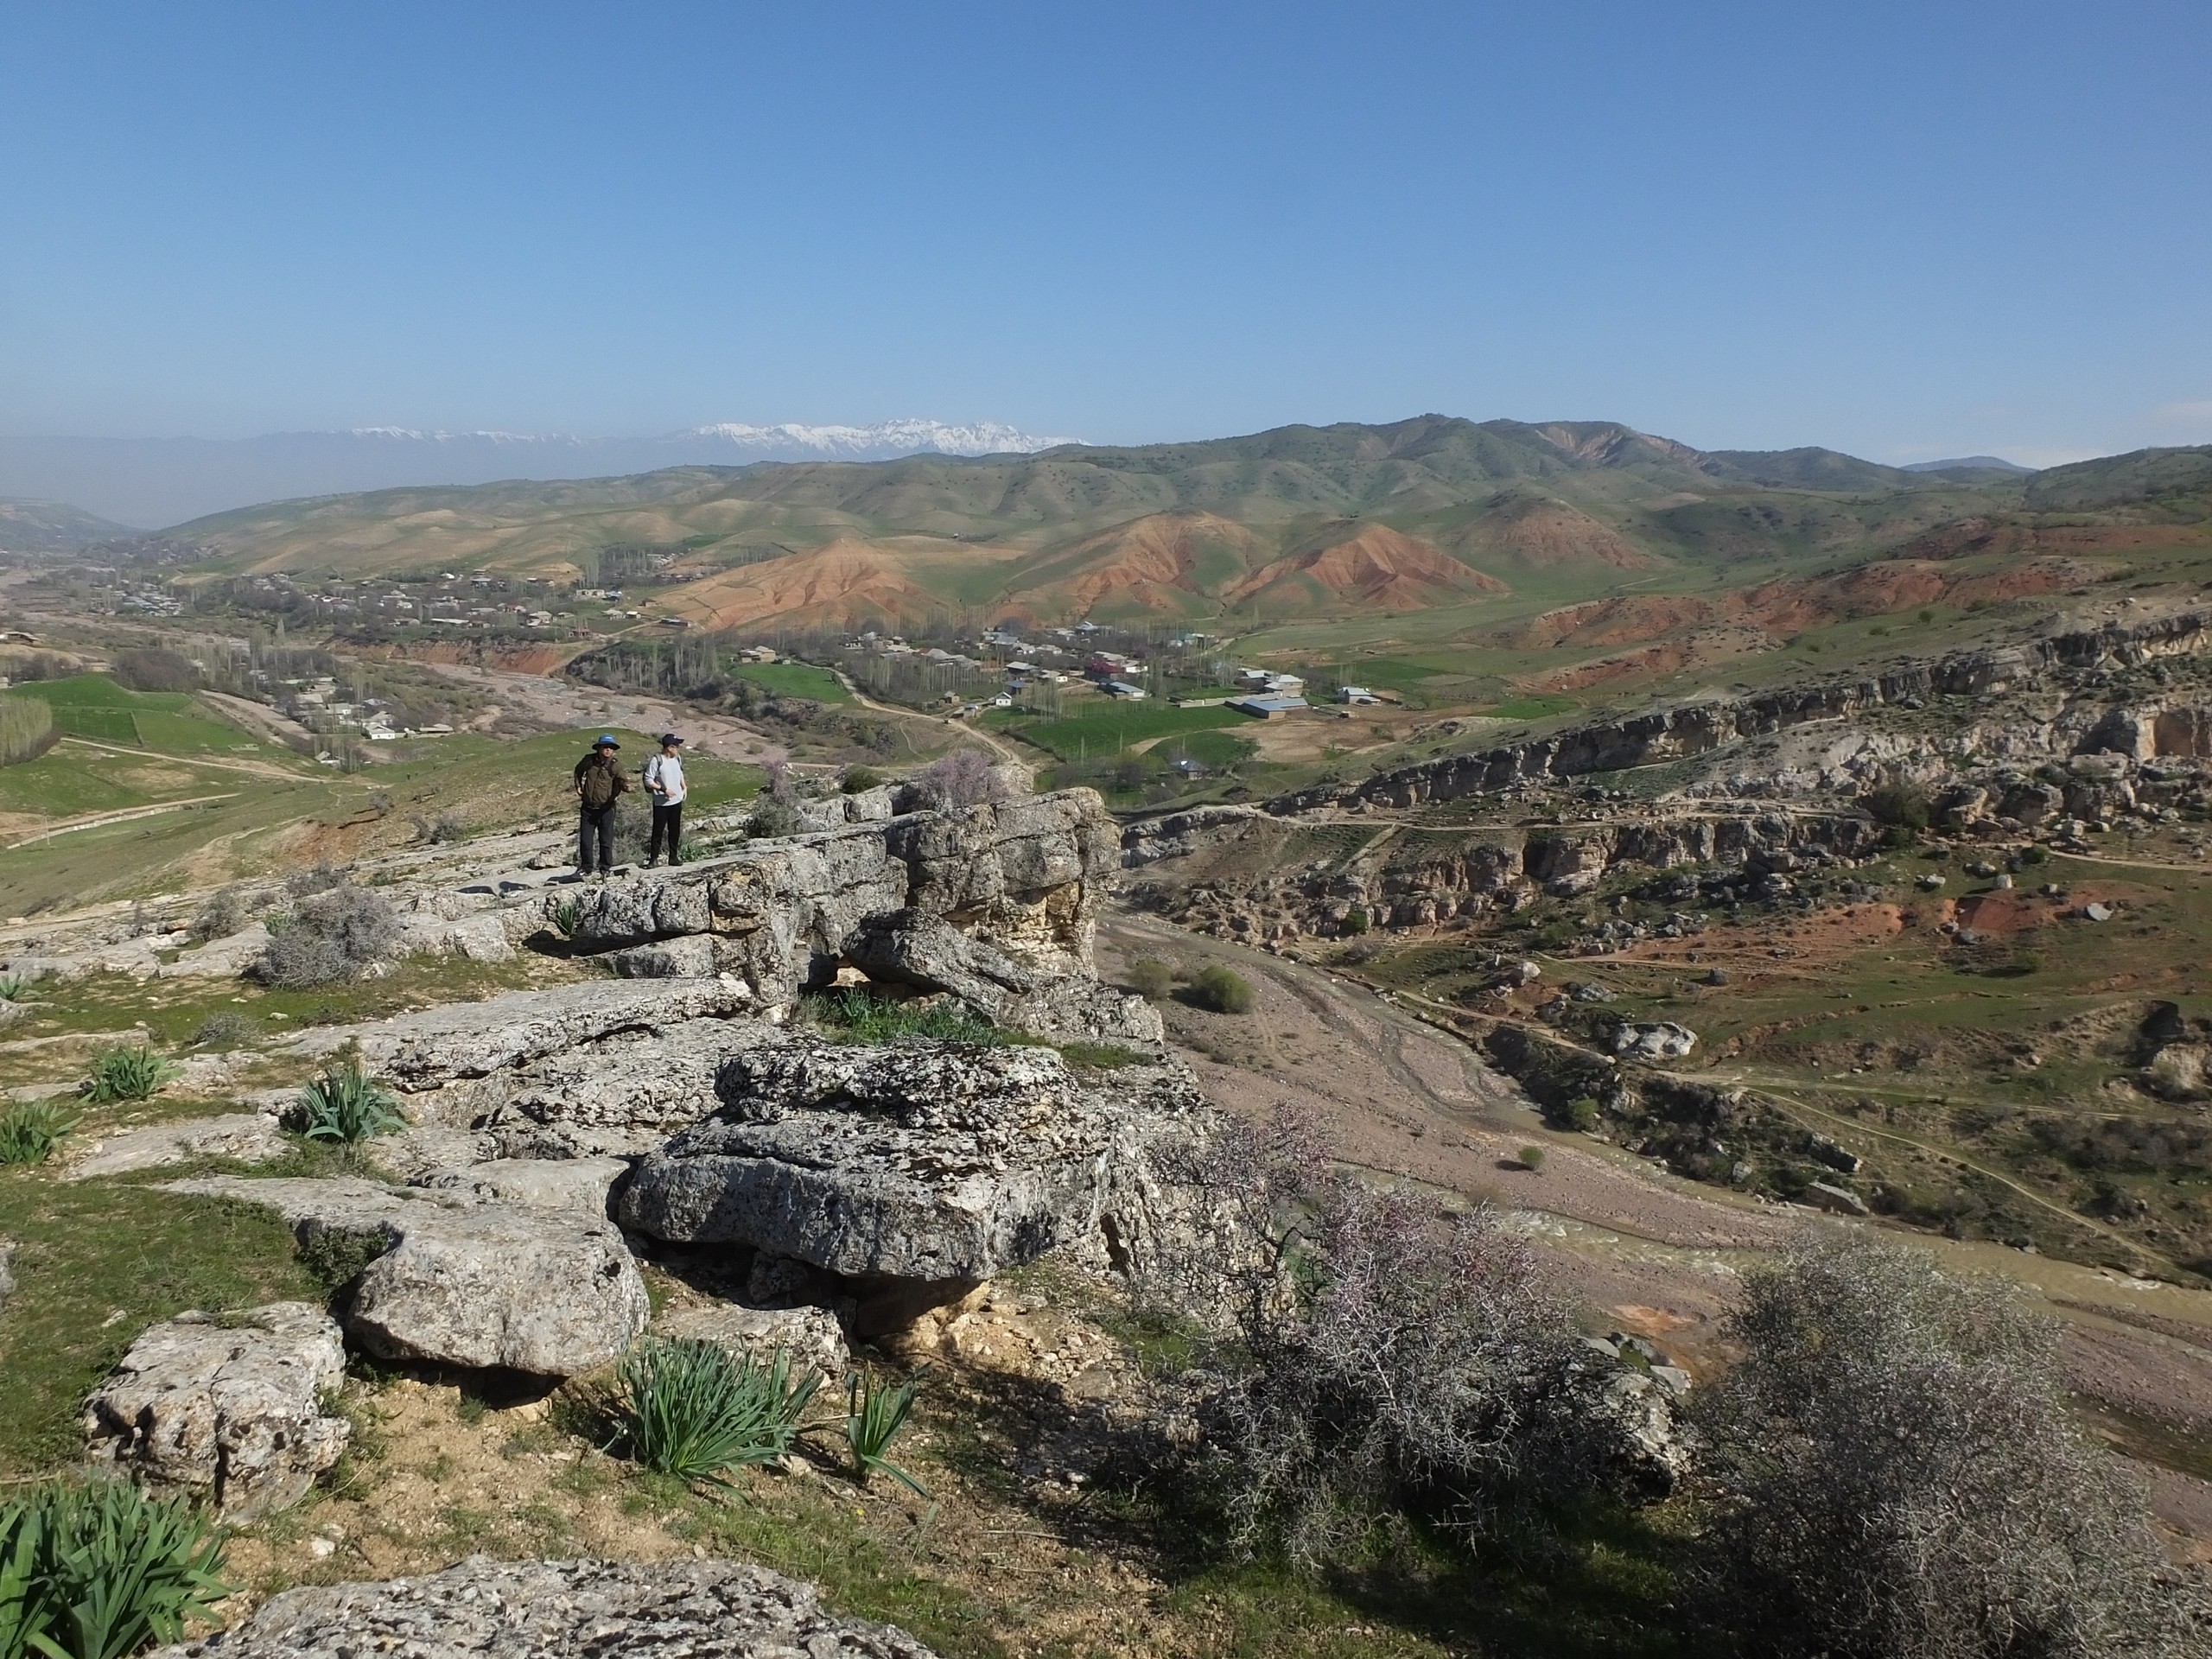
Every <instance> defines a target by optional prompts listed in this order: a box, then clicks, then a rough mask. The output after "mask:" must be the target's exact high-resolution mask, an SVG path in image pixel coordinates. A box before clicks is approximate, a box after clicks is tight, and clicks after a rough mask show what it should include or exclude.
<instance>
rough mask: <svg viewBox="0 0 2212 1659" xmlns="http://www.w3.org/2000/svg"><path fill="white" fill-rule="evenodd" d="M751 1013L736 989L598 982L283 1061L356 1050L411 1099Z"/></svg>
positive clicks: (466, 1005) (311, 1044) (385, 1026)
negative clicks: (630, 1035) (621, 1039)
mask: <svg viewBox="0 0 2212 1659" xmlns="http://www.w3.org/2000/svg"><path fill="white" fill-rule="evenodd" d="M752 1007H753V1000H752V996H751V994H750V993H749V992H748V991H747V989H746V988H745V987H744V986H743V985H741V984H738V983H736V982H732V981H725V980H721V979H710V980H677V981H673V982H670V981H665V980H663V981H640V982H634V983H624V984H610V983H608V982H605V981H603V980H594V981H586V982H582V983H579V984H575V985H561V986H556V987H554V988H551V989H550V990H542V991H514V992H510V993H509V994H507V995H505V996H494V997H490V998H487V999H486V1000H485V1001H481V1002H453V1003H448V1004H447V1005H445V1006H444V1007H436V1008H426V1009H423V1010H422V1011H421V1012H419V1013H415V1014H401V1015H399V1016H397V1018H395V1019H391V1020H377V1021H375V1022H373V1023H372V1024H368V1025H359V1026H326V1027H319V1028H317V1029H316V1030H315V1031H312V1032H308V1033H302V1035H301V1036H300V1037H299V1038H297V1039H295V1040H294V1041H293V1042H292V1043H290V1044H289V1045H288V1046H287V1052H292V1053H298V1054H303V1055H307V1056H308V1057H310V1058H320V1057H321V1056H324V1055H328V1054H334V1053H336V1052H338V1051H339V1050H340V1049H341V1048H343V1047H344V1046H346V1044H347V1043H348V1042H353V1043H358V1044H359V1046H360V1052H361V1058H362V1064H363V1065H365V1066H367V1067H368V1069H369V1070H370V1071H374V1072H377V1073H378V1074H380V1075H382V1076H383V1077H386V1078H388V1079H390V1080H391V1082H392V1084H395V1085H396V1086H397V1087H398V1088H399V1089H401V1090H405V1091H408V1092H416V1091H420V1090H429V1089H435V1088H438V1087H441V1086H442V1085H444V1084H450V1083H454V1082H456V1081H461V1080H466V1079H471V1078H477V1077H489V1076H491V1075H492V1074H493V1073H494V1072H496V1071H502V1070H504V1069H506V1068H509V1067H512V1066H517V1065H525V1064H527V1063H529V1062H530V1061H531V1060H535V1059H539V1058H543V1057H544V1056H546V1055H549V1054H557V1053H561V1052H564V1051H566V1050H569V1049H573V1048H575V1047H576V1046H578V1045H580V1044H584V1043H590V1042H596V1041H599V1040H601V1039H605V1038H607V1037H609V1036H611V1035H613V1034H614V1033H617V1032H625V1031H633V1032H652V1031H655V1030H658V1029H660V1028H661V1027H665V1026H669V1025H674V1024H678V1023H681V1022H682V1021H683V1020H702V1019H715V1018H728V1017H730V1016H732V1015H735V1014H745V1013H747V1012H749V1011H751V1009H752Z"/></svg>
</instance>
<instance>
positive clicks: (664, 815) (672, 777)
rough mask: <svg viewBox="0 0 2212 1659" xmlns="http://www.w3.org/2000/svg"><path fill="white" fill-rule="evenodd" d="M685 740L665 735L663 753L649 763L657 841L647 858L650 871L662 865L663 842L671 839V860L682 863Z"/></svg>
mask: <svg viewBox="0 0 2212 1659" xmlns="http://www.w3.org/2000/svg"><path fill="white" fill-rule="evenodd" d="M682 747H683V739H682V738H680V737H678V736H677V734H675V733H674V732H663V733H662V734H661V738H660V753H658V754H657V755H655V756H653V758H652V760H648V761H646V762H645V792H646V793H647V794H649V795H651V796H652V798H653V838H652V842H651V843H650V844H649V846H648V849H647V851H646V855H645V868H647V869H651V868H652V867H653V866H654V865H656V864H658V863H659V862H660V840H661V836H662V835H663V834H664V833H665V834H666V836H668V861H669V862H670V863H671V864H681V863H682V862H683V859H682V858H680V857H679V856H677V850H676V843H677V841H678V840H679V839H681V838H682V836H683V756H682V755H680V754H678V753H677V750H678V749H681V748H682Z"/></svg>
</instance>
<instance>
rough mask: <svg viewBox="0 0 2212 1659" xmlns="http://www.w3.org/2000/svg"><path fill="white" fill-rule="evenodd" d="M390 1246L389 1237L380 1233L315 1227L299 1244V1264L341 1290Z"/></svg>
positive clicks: (325, 1284) (333, 1288)
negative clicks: (303, 1241)
mask: <svg viewBox="0 0 2212 1659" xmlns="http://www.w3.org/2000/svg"><path fill="white" fill-rule="evenodd" d="M389 1249H391V1237H390V1236H388V1235H386V1234H385V1233H382V1232H374V1231H372V1232H355V1231H353V1230H349V1229H346V1228H340V1227H318V1228H316V1229H315V1231H314V1232H313V1233H312V1234H310V1235H309V1236H308V1241H307V1243H304V1244H302V1245H301V1246H300V1264H301V1265H302V1267H304V1268H306V1269H307V1270H308V1272H309V1273H311V1274H314V1275H315V1278H316V1279H317V1280H319V1281H321V1283H322V1285H323V1287H324V1288H326V1289H327V1290H332V1291H340V1290H343V1289H345V1288H346V1286H348V1285H350V1284H352V1283H353V1281H355V1280H356V1279H358V1278H359V1277H360V1276H361V1275H362V1274H364V1273H365V1272H367V1271H368V1268H369V1263H370V1262H373V1261H375V1260H376V1259H377V1258H378V1256H380V1255H384V1254H385V1251H387V1250H389Z"/></svg>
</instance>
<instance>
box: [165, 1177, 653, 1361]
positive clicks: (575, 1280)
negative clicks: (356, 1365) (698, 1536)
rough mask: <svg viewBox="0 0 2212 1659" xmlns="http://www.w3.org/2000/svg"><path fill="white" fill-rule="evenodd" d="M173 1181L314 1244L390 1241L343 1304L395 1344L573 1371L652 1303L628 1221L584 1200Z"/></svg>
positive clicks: (362, 1337)
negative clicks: (518, 1200)
mask: <svg viewBox="0 0 2212 1659" xmlns="http://www.w3.org/2000/svg"><path fill="white" fill-rule="evenodd" d="M165 1190H167V1191H168V1192H194V1193H201V1194H207V1195H210V1196H213V1197H218V1198H240V1199H244V1200H245V1202H247V1203H250V1204H260V1205H266V1206H268V1207H269V1208H270V1209H273V1210H276V1211H278V1212H279V1213H280V1214H282V1215H283V1217H284V1218H285V1220H286V1221H287V1222H289V1224H291V1226H292V1228H293V1230H294V1232H295V1233H296V1235H297V1236H298V1237H299V1239H300V1241H301V1243H302V1246H303V1247H307V1246H312V1245H314V1244H315V1242H316V1241H317V1240H318V1239H321V1238H323V1237H325V1236H330V1235H334V1236H336V1237H337V1238H340V1239H348V1240H359V1241H361V1242H362V1243H365V1244H366V1245H368V1246H369V1247H370V1248H372V1249H381V1250H382V1254H380V1255H377V1256H376V1257H375V1259H374V1260H373V1261H372V1262H369V1264H368V1265H367V1267H366V1268H364V1269H363V1270H362V1272H361V1274H360V1276H359V1278H358V1279H357V1280H355V1281H353V1287H352V1289H351V1293H350V1294H349V1295H348V1297H347V1299H346V1306H345V1311H344V1313H343V1314H342V1316H341V1317H342V1318H343V1319H344V1321H345V1325H346V1333H347V1334H348V1335H349V1336H351V1337H352V1338H353V1340H354V1341H355V1342H357V1343H359V1344H360V1345H361V1346H362V1347H364V1348H366V1349H367V1350H368V1351H370V1352H372V1353H375V1354H380V1355H383V1356H384V1357H387V1358H391V1359H419V1360H429V1361H432V1362H434V1363H439V1364H446V1365H461V1366H467V1367H470V1368H472V1369H480V1370H488V1369H491V1368H494V1367H498V1368H503V1369H506V1370H518V1371H528V1372H531V1373H534V1374H536V1375H538V1376H575V1375H576V1374H577V1373H579V1372H583V1371H589V1370H596V1369H597V1368H598V1367H600V1366H601V1365H604V1364H607V1363H609V1362H610V1361H612V1360H613V1358H614V1357H616V1356H617V1355H619V1354H620V1352H621V1351H622V1350H623V1349H624V1348H626V1347H627V1346H628V1345H629V1344H630V1342H631V1341H632V1338H635V1337H636V1336H637V1335H638V1333H639V1332H641V1331H643V1330H644V1329H645V1320H646V1318H647V1315H648V1313H649V1312H650V1309H649V1306H648V1304H647V1302H646V1299H645V1282H644V1281H643V1280H642V1279H640V1278H639V1274H638V1264H637V1262H635V1261H634V1260H632V1257H631V1255H630V1251H629V1247H628V1246H627V1245H626V1244H625V1243H623V1241H622V1235H621V1233H620V1231H619V1230H617V1229H616V1228H615V1227H614V1226H613V1224H612V1223H610V1222H608V1221H607V1220H605V1219H603V1218H602V1217H594V1216H591V1215H588V1214H585V1213H582V1212H581V1211H564V1210H562V1209H559V1208H555V1207H524V1206H523V1205H512V1204H502V1203H481V1202H477V1201H476V1200H475V1198H474V1194H473V1192H460V1191H455V1192H443V1191H440V1190H437V1189H434V1188H410V1189H406V1190H404V1191H401V1190H395V1189H393V1188H391V1187H385V1186H379V1185H377V1184H376V1183H375V1182H373V1181H365V1180H359V1179H345V1178H340V1179H270V1180H254V1179H249V1178H245V1177H240V1176H225V1175H216V1176H207V1177H203V1178H201V1179H195V1180H187V1181H175V1182H172V1183H170V1184H169V1185H168V1187H167V1188H166V1189H165Z"/></svg>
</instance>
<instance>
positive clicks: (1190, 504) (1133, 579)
mask: <svg viewBox="0 0 2212 1659" xmlns="http://www.w3.org/2000/svg"><path fill="white" fill-rule="evenodd" d="M2193 464H2194V463H2193V462H2192V461H2190V458H2189V457H2188V456H2186V455H2183V454H2180V453H2178V452H2169V451H2158V452H2146V453H2145V454H2143V455H2139V456H2135V457H2120V458H2116V459H2115V460H2114V461H2111V462H2108V463H2090V464H2088V465H2087V466H2085V467H2078V468H2059V469H2056V470H2055V471H2054V472H2052V473H2046V474H2036V475H2034V476H2032V477H2024V476H2022V475H2021V474H2019V473H2018V472H2017V471H2016V470H2014V469H2012V468H2011V467H2004V466H1996V467H1992V466H1986V465H1983V464H1981V462H1980V461H1968V462H1963V463H1960V464H1958V465H1955V466H1947V467H1940V468H1937V469H1935V470H1929V469H1927V468H1916V469H1907V468H1904V467H1885V466H1882V465H1879V464H1878V463H1876V462H1873V461H1862V460H1859V459H1858V458H1857V457H1855V456H1853V455H1847V454H1841V453H1840V452H1838V451H1836V450H1833V449H1822V448H1798V449H1783V450H1700V449H1697V448H1693V447H1692V446H1690V445H1688V444H1686V443H1681V442H1677V441H1675V440H1674V439H1671V438H1665V437H1660V436H1656V435H1652V434H1650V433H1646V432H1639V431H1637V430H1636V429H1633V428H1631V427H1627V426H1623V425H1621V424H1619V423H1615V422H1605V421H1553V422H1545V423H1529V422H1523V421H1504V420H1499V421H1484V422H1479V423H1478V422H1473V421H1467V420H1462V419H1458V418H1454V417H1452V416H1442V415H1423V416H1416V417H1415V418H1414V419H1412V420H1407V421H1398V422H1393V423H1388V424H1382V425H1363V424H1357V423H1341V424H1338V425H1333V426H1325V427H1314V426H1287V427H1278V428H1275V429H1273V430H1270V431H1266V432H1258V433H1253V434H1250V435H1247V436H1243V437H1233V438H1216V439H1208V440H1205V441H1203V442H1192V443H1163V444H1148V445H1141V446H1134V447H1128V448H1104V447H1096V446H1089V445H1082V444H1064V445H1060V446H1058V447H1055V448H1048V449H1045V450H1041V451H1038V452H1035V453H997V454H977V455H957V454H919V455H911V456H907V457H906V458H904V459H899V460H893V461H875V462H870V463H866V464H856V463H854V462H851V461H820V460H816V461H797V462H781V461H778V462H766V463H761V464H753V465H747V466H744V467H707V466H686V467H663V468H660V469H658V470H656V471H652V472H648V473H643V474H633V475H630V476H598V477H593V478H590V479H587V480H552V481H548V480H507V481H502V482H497V483H490V484H483V485H478V486H469V487H451V486H429V485H418V486H412V487H409V488H405V489H393V490H383V491H376V492H372V493H364V494H353V495H330V496H325V497H321V498H319V499H309V500H296V501H278V502H270V503H266V504H264V505H257V506H253V507H248V508H243V509H239V510H238V511H235V512H226V513H219V514H216V515H213V516H212V517H209V518H203V519H200V520H196V521H194V522H193V523H190V524H183V525H181V526H178V527H177V529H176V530H175V532H174V534H175V537H176V538H177V539H178V540H180V541H182V542H188V543H194V544H195V545H197V546H200V547H201V548H204V549H206V550H207V555H206V563H207V568H209V569H219V570H230V571H245V570H276V569H289V570H298V571H321V572H335V573H342V574H346V575H378V574H385V573H389V572H394V571H401V570H422V569H442V570H462V569H485V570H498V571H503V572H511V573H527V574H537V575H549V576H555V577H573V576H577V575H590V574H592V573H594V571H596V570H597V569H599V568H600V563H601V559H600V555H601V550H603V549H607V548H610V547H615V546H623V547H627V548H632V549H634V548H636V547H639V546H646V547H651V548H653V549H655V550H658V551H660V552H661V553H663V554H664V556H666V557H667V558H668V559H669V560H670V561H671V563H670V565H669V567H668V572H667V575H668V576H669V577H670V578H671V579H672V583H664V585H663V586H662V587H661V588H660V589H659V592H660V593H661V595H662V598H663V601H664V602H665V603H666V604H667V605H668V606H669V607H670V608H671V611H673V612H674V613H676V614H678V615H680V616H683V618H684V619H686V620H689V621H690V622H692V623H693V624H694V625H696V626H703V627H709V628H738V629H749V628H760V627H764V626H801V625H838V626H842V625H848V624H855V623H861V622H865V621H868V620H889V621H893V622H899V621H906V620H918V619H920V618H923V617H925V616H930V615H944V614H945V613H950V612H956V611H961V612H972V613H982V614H986V615H989V616H994V617H1020V618H1029V619H1036V620H1045V619H1055V620H1067V619H1072V618H1076V617H1081V616H1091V617H1096V618H1097V619H1099V620H1108V619H1122V620H1135V619H1139V618H1143V619H1149V620H1160V621H1163V622H1165V621H1196V620H1202V619H1207V618H1221V619H1226V620H1234V621H1235V622H1236V623H1237V624H1238V625H1239V626H1249V625H1250V623H1251V621H1252V620H1253V619H1254V618H1255V617H1265V618H1267V619H1269V620H1292V619H1296V618H1313V619H1320V618H1332V617H1344V616H1349V615H1354V614H1360V613H1367V614H1380V613H1394V612H1395V613H1408V612H1424V613H1433V612H1436V611H1439V610H1449V611H1452V612H1454V613H1464V614H1465V616H1466V617H1468V618H1470V619H1472V618H1477V617H1480V616H1485V615H1489V614H1491V613H1496V612H1497V610H1498V609H1499V607H1501V606H1515V607H1523V608H1525V607H1526V605H1527V604H1528V602H1529V601H1530V600H1531V599H1536V600H1540V601H1547V602H1548V601H1564V600H1573V599H1580V598H1584V597H1589V596H1595V595H1601V594H1610V593H1614V592H1617V591H1620V590H1621V589H1622V588H1623V585H1624V583H1626V584H1632V585H1635V586H1637V587H1643V586H1648V585H1650V584H1652V583H1655V582H1656V583H1659V584H1662V585H1663V586H1668V587H1680V586H1681V585H1684V584H1685V583H1688V584H1690V585H1696V584H1698V583H1709V582H1720V583H1722V584H1726V585H1733V584H1734V583H1736V582H1738V581H1750V580H1756V579H1758V578H1760V577H1771V576H1773V575H1776V574H1777V573H1779V572H1783V571H1784V570H1799V569H1815V568H1818V567H1819V566H1821V565H1822V564H1825V563H1833V562H1834V561H1838V560H1856V559H1861V558H1865V557H1867V556H1884V555H1885V554H1886V553H1887V552H1888V551H1889V550H1897V549H1902V548H1904V547H1906V546H1907V545H1908V544H1910V543H1914V542H1915V541H1916V538H1925V537H1938V538H1939V539H1941V538H1943V537H1950V538H1951V539H1953V540H1956V539H1959V538H1960V537H1964V538H1965V539H1966V540H1967V541H1971V540H1972V539H1973V537H1974V536H1975V535H1980V534H1983V533H1984V532H1985V531H1987V529H1988V522H1989V521H1988V516H1989V515H1992V514H2003V513H2005V512H2013V511H2017V510H2018V509H2019V508H2020V507H2021V506H2022V505H2023V499H2024V495H2028V494H2032V493H2034V492H2035V491H2036V490H2037V489H2039V488H2040V487H2042V486H2043V485H2044V481H2045V480H2060V479H2062V478H2063V483H2064V493H2065V496H2066V498H2067V499H2068V501H2069V503H2072V502H2075V501H2087V500H2089V499H2093V498H2098V497H2105V498H2111V499H2147V498H2148V497H2149V496H2152V495H2155V494H2158V493H2161V492H2164V491H2170V490H2171V489H2173V488H2174V487H2176V486H2177V485H2179V484H2181V483H2183V482H2185V481H2186V480H2187V479H2188V478H2190V477H2192V476H2193V475H2194V474H2192V473H2191V472H2190V467H2191V466H2192V465H2193ZM1961 525H1967V526H1972V525H1979V526H1980V529H1978V530H1972V531H1968V530H1957V531H1954V529H1953V528H1951V527H1955V526H1961ZM1946 545H1947V546H1948V543H1946ZM1907 556H1909V557H1919V556H1921V555H1918V554H1909V555H1907ZM1941 556H1945V557H1948V556H1952V555H1951V554H1950V553H1948V552H1947V553H1945V554H1942V555H1941ZM1928 580H1929V581H1930V582H1935V583H1936V585H1937V586H1939V587H1940V585H1941V581H1942V578H1941V577H1929V578H1928ZM2069 580H2070V578H2069Z"/></svg>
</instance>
